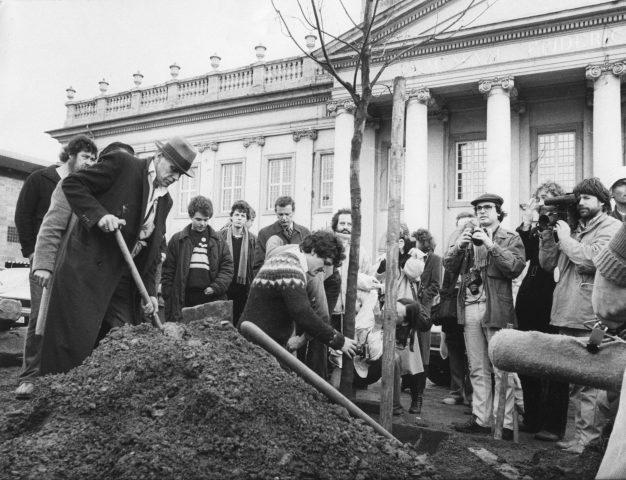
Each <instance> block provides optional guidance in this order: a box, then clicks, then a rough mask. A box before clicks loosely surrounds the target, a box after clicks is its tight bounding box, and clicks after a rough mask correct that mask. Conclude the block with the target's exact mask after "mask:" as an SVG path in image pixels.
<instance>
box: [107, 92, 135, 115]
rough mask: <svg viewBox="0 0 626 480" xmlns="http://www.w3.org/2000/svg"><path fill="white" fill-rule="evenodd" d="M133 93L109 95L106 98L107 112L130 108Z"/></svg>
mask: <svg viewBox="0 0 626 480" xmlns="http://www.w3.org/2000/svg"><path fill="white" fill-rule="evenodd" d="M131 98H132V97H131V94H130V93H127V94H123V95H118V96H116V97H109V98H107V99H106V101H107V103H106V110H105V111H106V112H107V113H118V112H123V111H124V110H130V105H131Z"/></svg>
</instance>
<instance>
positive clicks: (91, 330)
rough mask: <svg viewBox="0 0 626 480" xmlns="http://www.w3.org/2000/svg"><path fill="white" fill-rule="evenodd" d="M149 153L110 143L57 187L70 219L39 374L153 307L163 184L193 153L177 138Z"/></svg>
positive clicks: (165, 200)
mask: <svg viewBox="0 0 626 480" xmlns="http://www.w3.org/2000/svg"><path fill="white" fill-rule="evenodd" d="M156 147H157V151H156V153H155V155H154V156H153V157H152V158H148V159H139V158H136V157H134V156H133V155H131V154H130V153H128V152H126V151H124V150H121V149H118V150H114V151H112V152H110V153H108V154H106V155H103V156H101V158H100V163H98V164H96V165H94V166H93V167H92V168H88V169H85V170H82V171H80V172H76V173H74V174H72V175H70V176H68V177H67V178H66V179H65V180H64V181H63V184H62V188H63V193H65V197H66V198H67V202H68V203H69V206H70V207H71V209H72V211H73V212H74V214H75V215H76V217H77V219H78V221H77V222H76V224H75V225H74V227H73V228H72V229H71V230H70V232H69V233H68V238H67V243H66V245H65V248H64V250H63V251H60V252H59V253H58V258H57V263H56V271H55V275H54V280H53V282H52V284H51V285H50V286H49V288H50V302H49V305H48V312H47V317H46V326H45V330H44V332H43V344H42V354H41V355H42V360H41V373H42V374H48V373H61V372H67V371H68V370H70V369H72V368H74V367H76V366H78V365H80V364H81V363H82V362H83V360H84V359H85V358H86V357H87V356H89V355H90V354H91V352H92V350H93V349H94V348H95V346H96V344H97V342H99V340H100V339H101V338H103V337H104V335H106V333H107V332H108V331H109V330H110V329H111V328H113V327H117V326H121V325H124V324H137V323H140V322H142V321H143V315H144V314H145V315H151V314H152V313H154V312H155V310H156V309H157V308H158V303H157V300H156V292H155V287H156V285H155V281H154V275H155V270H156V266H157V261H158V258H159V256H160V245H161V242H162V239H163V236H164V234H165V220H166V218H167V215H168V213H169V211H170V209H171V207H172V198H171V197H170V195H169V193H168V191H167V187H168V186H170V185H171V184H173V183H174V182H176V181H177V180H178V179H179V178H180V176H181V175H188V176H191V173H190V171H189V170H190V168H191V165H192V163H193V161H194V159H195V158H196V155H197V152H196V150H195V149H194V148H193V147H192V146H191V144H190V143H189V142H188V141H187V140H185V139H184V138H182V137H174V138H172V139H171V140H170V141H168V142H166V143H164V144H163V143H160V142H156ZM117 229H120V230H121V232H122V236H123V237H124V240H125V242H126V245H127V246H128V248H129V250H130V252H131V254H132V256H133V258H134V263H135V265H136V267H137V269H138V271H139V274H140V275H141V277H142V279H143V282H144V285H145V286H146V289H147V290H148V294H149V295H150V299H151V301H150V303H148V304H143V302H142V301H141V298H140V295H139V292H138V290H137V288H136V287H135V285H134V282H133V281H132V278H131V275H130V270H129V267H128V266H127V264H126V263H125V261H124V259H123V257H122V253H121V251H120V248H119V246H118V244H117V242H116V239H115V234H114V233H115V230H117Z"/></svg>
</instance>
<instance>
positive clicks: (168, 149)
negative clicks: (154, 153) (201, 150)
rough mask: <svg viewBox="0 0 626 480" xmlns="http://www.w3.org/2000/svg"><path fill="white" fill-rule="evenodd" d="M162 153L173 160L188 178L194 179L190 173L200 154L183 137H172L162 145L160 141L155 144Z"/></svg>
mask: <svg viewBox="0 0 626 480" xmlns="http://www.w3.org/2000/svg"><path fill="white" fill-rule="evenodd" d="M154 143H155V144H156V146H157V148H158V149H159V151H160V152H161V154H162V155H163V156H164V157H165V158H167V159H168V160H171V161H172V162H173V163H174V165H176V166H177V167H178V168H179V169H180V170H181V172H183V173H184V174H185V175H187V176H188V177H193V174H192V173H191V172H190V171H189V170H190V169H191V165H192V164H193V161H194V160H195V158H196V156H197V155H198V152H197V151H196V149H195V148H193V146H192V145H191V143H189V142H188V141H187V140H186V139H184V138H183V137H178V136H176V137H172V138H170V139H169V140H168V141H167V142H165V143H161V142H159V141H158V140H155V142H154Z"/></svg>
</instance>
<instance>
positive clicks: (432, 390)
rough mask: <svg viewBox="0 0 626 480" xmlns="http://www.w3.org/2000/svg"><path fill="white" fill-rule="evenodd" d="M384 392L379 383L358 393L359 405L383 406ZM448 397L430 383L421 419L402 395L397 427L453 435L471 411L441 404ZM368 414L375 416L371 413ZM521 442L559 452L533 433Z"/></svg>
mask: <svg viewBox="0 0 626 480" xmlns="http://www.w3.org/2000/svg"><path fill="white" fill-rule="evenodd" d="M380 389H381V383H380V382H378V383H375V384H374V385H370V386H369V387H368V389H367V390H357V403H360V404H361V405H362V406H363V407H365V408H364V409H367V408H368V406H370V405H369V404H371V403H375V402H376V403H377V402H379V401H380ZM447 395H448V389H446V388H443V387H439V386H437V385H435V384H434V383H432V382H431V381H430V380H428V381H427V384H426V391H425V394H424V403H423V406H422V413H421V415H414V414H410V413H408V408H409V406H410V405H411V397H410V395H409V394H408V393H407V392H402V394H401V400H400V401H401V403H402V405H403V406H404V408H405V414H404V415H402V416H400V417H394V418H393V422H394V424H400V425H412V426H419V427H426V428H430V429H435V430H441V431H443V432H450V433H451V432H453V431H454V429H453V427H452V423H453V422H466V421H467V420H469V418H470V416H469V414H470V408H469V407H468V406H467V405H445V404H443V403H441V401H442V400H443V399H444V398H445V397H446V396H447ZM572 412H573V409H572V408H570V409H569V416H568V424H567V432H566V438H570V437H571V435H573V421H574V419H573V414H572ZM367 413H369V414H374V415H375V413H374V412H373V410H371V409H370V411H368V412H367ZM520 421H521V418H520ZM519 442H520V443H524V444H529V445H535V446H536V447H537V448H555V447H554V444H553V443H551V442H543V441H540V440H535V438H534V435H533V434H530V433H524V432H520V434H519Z"/></svg>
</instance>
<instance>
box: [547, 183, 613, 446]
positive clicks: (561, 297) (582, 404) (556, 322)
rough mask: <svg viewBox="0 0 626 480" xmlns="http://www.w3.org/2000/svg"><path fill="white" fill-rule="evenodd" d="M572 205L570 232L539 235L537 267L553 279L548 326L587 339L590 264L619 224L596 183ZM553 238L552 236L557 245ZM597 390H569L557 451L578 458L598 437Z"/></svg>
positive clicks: (563, 227) (562, 224) (562, 227)
mask: <svg viewBox="0 0 626 480" xmlns="http://www.w3.org/2000/svg"><path fill="white" fill-rule="evenodd" d="M574 197H575V200H574V202H575V203H574V205H575V206H576V209H577V211H578V215H579V220H578V223H577V225H576V226H575V229H574V230H573V231H571V229H570V225H569V224H568V223H567V222H566V221H564V220H558V221H557V222H556V224H555V225H554V227H548V228H545V229H544V230H543V231H542V232H541V235H540V244H539V245H540V246H539V263H540V264H541V267H542V268H543V269H544V270H547V271H548V272H551V273H553V275H554V281H555V282H556V287H555V289H554V296H553V300H552V310H551V312H550V325H552V326H554V327H558V329H559V333H561V334H563V335H570V336H573V337H587V336H589V333H590V332H589V330H588V329H587V328H586V327H585V325H584V324H583V322H585V321H589V320H594V318H595V315H594V312H593V309H592V305H591V294H592V290H593V285H594V275H595V273H596V267H595V266H594V263H593V259H594V257H596V256H597V255H598V253H600V251H601V250H602V248H603V247H604V246H605V245H607V243H608V242H609V240H610V239H611V237H612V236H613V235H614V234H615V232H617V230H618V228H619V226H620V223H619V221H617V220H616V219H614V218H612V217H609V216H608V215H607V212H609V210H610V195H609V192H608V190H607V189H606V188H605V187H604V185H602V183H601V182H600V180H599V179H597V178H587V179H585V180H583V181H582V182H580V183H579V184H578V185H576V187H575V188H574ZM554 233H556V234H557V238H558V243H557V240H556V238H555V235H554ZM598 393H599V391H598V389H595V388H591V387H586V386H575V387H574V388H573V389H572V393H571V396H572V400H573V401H574V408H575V410H576V411H575V426H576V431H575V435H574V438H573V439H571V440H569V441H561V442H557V447H559V448H561V449H563V450H565V451H567V452H570V453H576V454H580V453H582V451H583V449H584V447H585V446H586V445H588V444H589V443H590V442H592V441H593V440H596V439H598V438H599V437H600V433H601V427H602V425H601V423H602V422H601V420H600V415H599V412H598V408H597V397H598Z"/></svg>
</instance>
